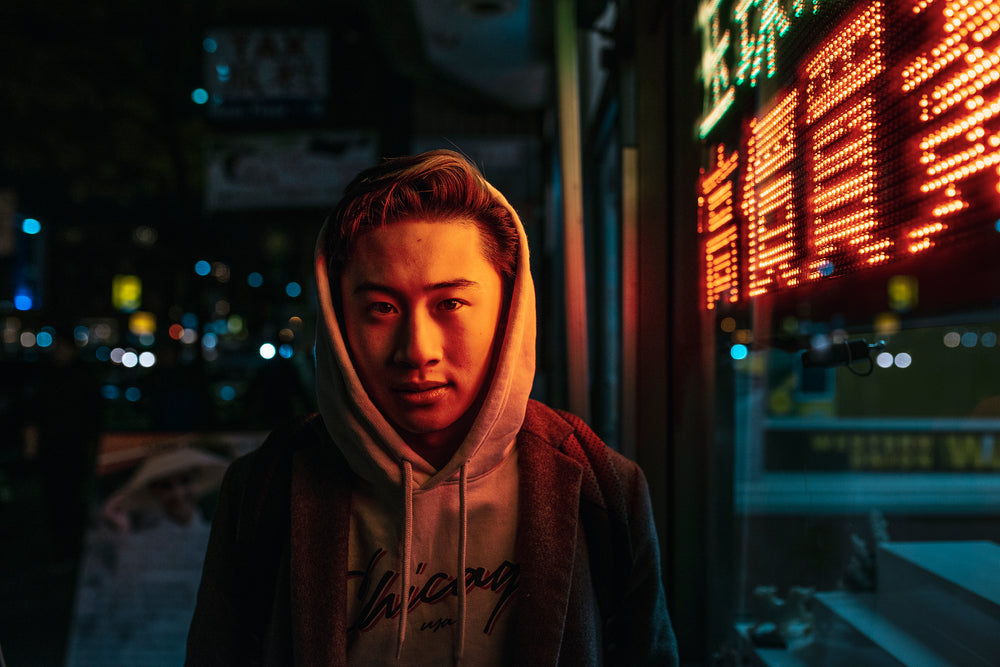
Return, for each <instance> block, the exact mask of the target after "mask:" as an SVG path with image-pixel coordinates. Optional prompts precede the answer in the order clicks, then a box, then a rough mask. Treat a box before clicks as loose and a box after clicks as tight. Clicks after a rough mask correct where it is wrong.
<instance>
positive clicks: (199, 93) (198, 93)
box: [191, 88, 208, 104]
mask: <svg viewBox="0 0 1000 667" xmlns="http://www.w3.org/2000/svg"><path fill="white" fill-rule="evenodd" d="M191 101H192V102H194V103H195V104H204V103H205V102H208V91H207V90H205V89H204V88H195V89H194V90H192V91H191Z"/></svg>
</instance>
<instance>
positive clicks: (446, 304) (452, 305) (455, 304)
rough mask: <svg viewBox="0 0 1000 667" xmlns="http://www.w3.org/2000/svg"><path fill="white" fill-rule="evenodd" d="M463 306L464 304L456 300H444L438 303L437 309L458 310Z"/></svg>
mask: <svg viewBox="0 0 1000 667" xmlns="http://www.w3.org/2000/svg"><path fill="white" fill-rule="evenodd" d="M463 305H465V304H463V303H462V302H461V301H459V300H458V299H445V300H444V301H442V302H440V303H439V304H438V309H439V310H458V309H459V308H461V307H462V306H463Z"/></svg>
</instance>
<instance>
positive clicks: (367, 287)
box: [354, 278, 480, 295]
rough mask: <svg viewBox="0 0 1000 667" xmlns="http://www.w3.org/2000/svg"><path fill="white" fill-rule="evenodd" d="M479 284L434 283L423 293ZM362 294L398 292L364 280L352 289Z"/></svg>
mask: <svg viewBox="0 0 1000 667" xmlns="http://www.w3.org/2000/svg"><path fill="white" fill-rule="evenodd" d="M478 287H480V284H479V283H477V282H476V281H475V280H469V279H468V278H455V279H454V280H445V281H442V282H439V283H434V284H433V285H427V286H426V287H424V292H435V291H437V290H442V289H455V288H473V289H475V288H478ZM363 292H383V293H385V294H392V295H398V293H399V292H398V290H395V289H393V288H392V287H389V286H388V285H382V284H381V283H376V282H374V281H371V280H366V281H365V282H363V283H360V284H358V286H357V287H355V288H354V293H355V294H361V293H363Z"/></svg>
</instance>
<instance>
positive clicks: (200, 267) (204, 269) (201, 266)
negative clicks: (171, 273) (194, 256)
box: [194, 259, 212, 276]
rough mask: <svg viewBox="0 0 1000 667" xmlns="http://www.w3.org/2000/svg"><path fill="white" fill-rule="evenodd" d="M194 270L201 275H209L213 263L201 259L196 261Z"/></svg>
mask: <svg viewBox="0 0 1000 667" xmlns="http://www.w3.org/2000/svg"><path fill="white" fill-rule="evenodd" d="M194 272H195V273H197V274H198V275H199V276H207V275H208V274H210V273H211V272H212V265H211V264H209V263H208V262H206V261H205V260H203V259H199V260H198V261H197V262H195V263H194Z"/></svg>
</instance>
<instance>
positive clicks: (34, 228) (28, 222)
mask: <svg viewBox="0 0 1000 667" xmlns="http://www.w3.org/2000/svg"><path fill="white" fill-rule="evenodd" d="M21 231H22V232H24V233H25V234H37V233H38V232H40V231H42V223H40V222H38V221H37V220H35V219H34V218H25V219H24V221H23V222H22V223H21Z"/></svg>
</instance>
